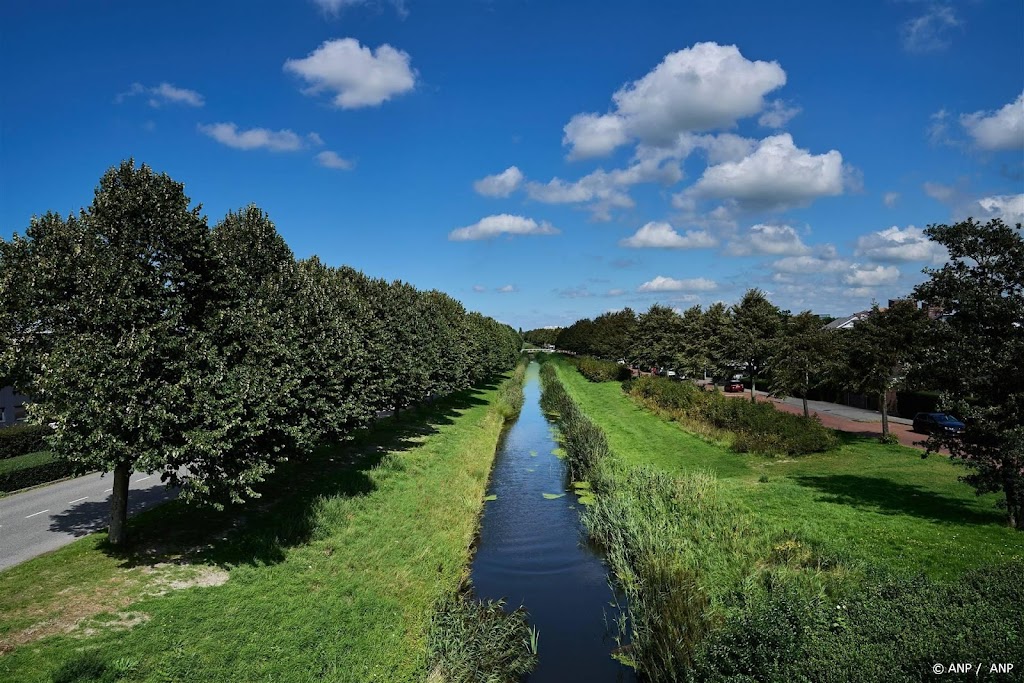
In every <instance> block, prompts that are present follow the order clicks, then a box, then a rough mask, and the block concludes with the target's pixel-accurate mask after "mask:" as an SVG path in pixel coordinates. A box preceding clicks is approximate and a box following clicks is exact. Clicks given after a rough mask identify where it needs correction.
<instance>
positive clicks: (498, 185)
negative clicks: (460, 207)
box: [473, 166, 523, 197]
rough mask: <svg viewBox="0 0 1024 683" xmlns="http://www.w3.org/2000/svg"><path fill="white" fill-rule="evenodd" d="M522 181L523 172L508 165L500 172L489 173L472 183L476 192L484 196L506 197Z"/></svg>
mask: <svg viewBox="0 0 1024 683" xmlns="http://www.w3.org/2000/svg"><path fill="white" fill-rule="evenodd" d="M522 182H523V173H522V171H520V170H519V169H518V168H516V167H515V166H509V167H508V168H506V169H505V170H504V171H502V172H501V173H498V174H496V175H489V176H487V177H485V178H481V179H480V180H478V181H476V182H475V183H473V189H474V190H476V192H477V194H481V195H483V196H485V197H507V196H509V195H510V194H512V193H513V192H515V191H516V189H518V188H519V185H520V183H522Z"/></svg>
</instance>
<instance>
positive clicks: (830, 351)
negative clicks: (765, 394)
mask: <svg viewBox="0 0 1024 683" xmlns="http://www.w3.org/2000/svg"><path fill="white" fill-rule="evenodd" d="M836 359H837V348H836V335H835V334H833V332H832V331H831V330H827V329H824V326H823V325H822V322H821V318H819V317H818V316H816V315H814V314H813V313H811V312H810V311H804V312H802V313H799V314H797V315H795V316H792V317H791V318H788V319H786V320H785V323H784V325H783V329H782V334H781V335H780V336H779V337H778V338H777V339H776V342H775V346H774V348H773V349H772V353H771V368H772V382H771V393H772V394H773V395H775V396H800V397H803V398H806V397H807V394H808V392H810V391H811V389H813V388H815V387H817V386H819V385H820V384H821V383H822V382H823V381H825V380H826V379H827V378H828V376H829V375H830V373H831V372H832V371H833V370H834V368H835V367H836Z"/></svg>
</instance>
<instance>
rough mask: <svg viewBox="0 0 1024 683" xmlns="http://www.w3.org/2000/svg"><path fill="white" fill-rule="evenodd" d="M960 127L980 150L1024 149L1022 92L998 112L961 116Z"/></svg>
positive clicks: (982, 112)
mask: <svg viewBox="0 0 1024 683" xmlns="http://www.w3.org/2000/svg"><path fill="white" fill-rule="evenodd" d="M960 125H962V126H963V127H964V128H965V129H966V130H967V132H968V134H970V136H971V137H972V138H974V144H976V145H977V146H978V147H980V148H981V149H985V150H993V151H994V150H1006V149H1024V92H1022V93H1021V94H1020V96H1019V97H1018V98H1017V99H1016V100H1014V101H1013V102H1010V103H1009V104H1007V105H1006V106H1004V107H1003V108H1002V109H999V110H998V111H994V112H988V111H976V112H974V113H973V114H962V115H961V116H960Z"/></svg>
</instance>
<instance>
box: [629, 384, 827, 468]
mask: <svg viewBox="0 0 1024 683" xmlns="http://www.w3.org/2000/svg"><path fill="white" fill-rule="evenodd" d="M623 389H624V390H625V391H626V393H628V394H629V395H631V396H634V397H636V398H638V399H640V400H642V401H644V402H645V403H648V404H650V405H653V406H654V407H656V408H658V409H660V410H663V411H666V412H668V413H669V414H670V416H672V417H674V418H677V419H678V418H683V419H685V420H689V421H692V422H697V423H701V424H704V425H707V426H711V427H715V428H718V429H724V430H728V431H730V432H732V433H733V435H734V437H733V443H732V448H733V450H735V451H737V452H739V453H746V452H751V453H765V454H780V453H784V454H787V455H802V454H806V453H818V452H821V451H827V450H830V449H832V448H835V447H836V446H838V440H837V439H836V437H835V434H833V433H832V431H831V430H829V429H826V428H825V427H824V426H823V425H822V424H821V423H820V422H819V421H818V420H817V419H816V418H807V417H804V416H802V415H793V414H792V413H784V412H782V411H780V410H777V409H776V408H775V406H773V405H772V404H771V403H764V402H761V403H751V402H750V401H745V400H742V399H734V398H727V397H725V396H723V395H721V394H718V393H707V392H703V391H701V390H700V389H699V388H698V387H697V385H695V384H693V383H691V382H673V381H671V380H667V379H664V378H661V377H639V378H637V379H635V380H631V381H629V382H625V383H623Z"/></svg>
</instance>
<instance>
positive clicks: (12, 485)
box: [0, 451, 80, 493]
mask: <svg viewBox="0 0 1024 683" xmlns="http://www.w3.org/2000/svg"><path fill="white" fill-rule="evenodd" d="M2 464H3V465H5V467H2V468H0V491H2V492H5V493H6V492H8V491H17V490H19V489H24V488H28V487H30V486H37V485H39V484H45V483H47V482H51V481H56V480H57V479H63V478H64V477H70V476H71V475H73V474H79V473H80V472H79V469H80V468H78V467H76V465H75V463H72V462H68V461H66V460H56V459H54V457H53V456H52V455H51V454H50V453H48V452H46V451H42V452H40V453H30V454H26V455H23V456H19V457H17V458H12V459H10V460H5V461H2ZM10 465H14V466H13V467H11V466H10Z"/></svg>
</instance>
